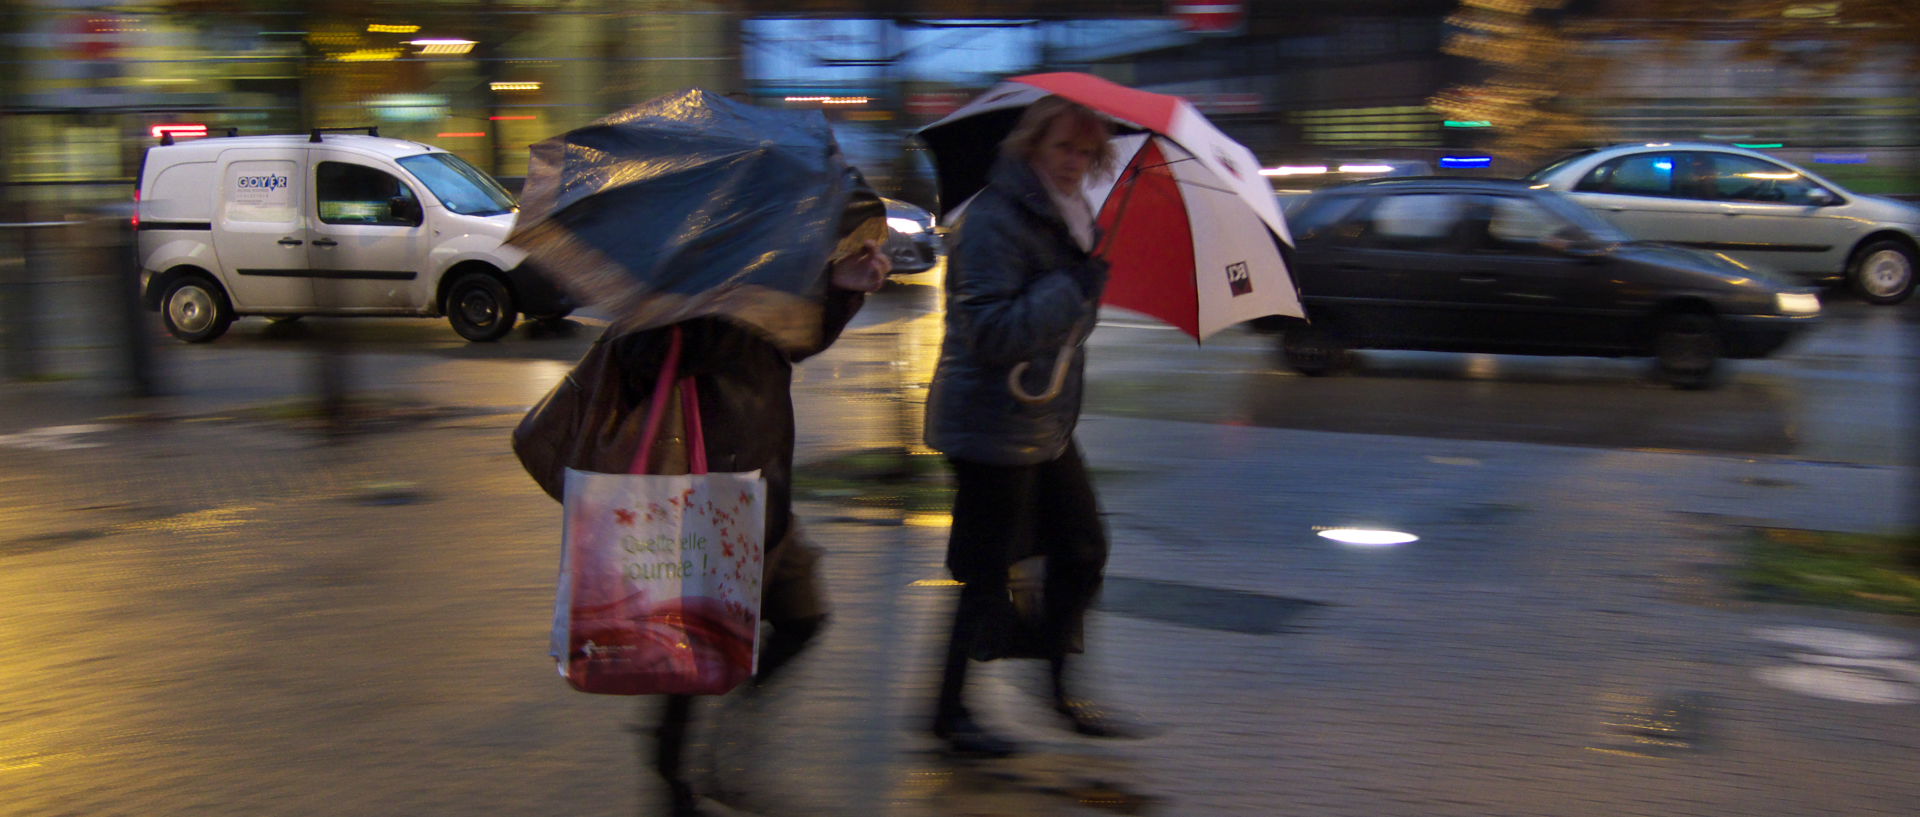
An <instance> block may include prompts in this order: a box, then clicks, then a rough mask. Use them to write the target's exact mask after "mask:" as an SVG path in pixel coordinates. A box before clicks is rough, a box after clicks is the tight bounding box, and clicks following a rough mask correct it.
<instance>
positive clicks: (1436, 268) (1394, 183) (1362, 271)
mask: <svg viewBox="0 0 1920 817" xmlns="http://www.w3.org/2000/svg"><path fill="white" fill-rule="evenodd" d="M1287 222H1288V225H1289V226H1290V227H1291V229H1292V232H1293V236H1294V240H1295V242H1296V244H1297V247H1296V251H1295V253H1294V258H1293V270H1294V273H1295V276H1296V277H1297V279H1298V284H1299V286H1300V293H1301V298H1302V302H1303V303H1304V305H1305V306H1306V312H1307V317H1308V318H1309V319H1310V321H1311V322H1310V323H1309V322H1303V321H1286V322H1283V323H1282V324H1281V325H1280V328H1281V331H1282V332H1283V333H1284V336H1283V339H1282V344H1283V346H1282V348H1283V351H1284V358H1285V360H1286V362H1287V364H1288V365H1289V366H1291V367H1292V368H1294V369H1295V370H1297V371H1299V372H1302V373H1305V374H1324V373H1326V372H1327V371H1329V370H1330V369H1332V368H1333V367H1334V366H1335V365H1336V364H1337V363H1338V361H1340V360H1341V359H1342V358H1343V357H1344V353H1345V350H1346V349H1348V348H1373V349H1417V350H1428V351H1444V352H1486V353H1507V354H1527V355H1589V356H1601V357H1630V356H1650V357H1654V358H1656V359H1657V360H1658V362H1659V366H1660V369H1661V371H1662V372H1663V373H1664V374H1665V375H1666V377H1667V379H1668V380H1669V381H1670V382H1672V383H1673V384H1674V385H1676V386H1679V387H1683V388H1699V387H1702V386H1705V385H1708V384H1709V383H1710V382H1711V375H1712V374H1713V371H1714V369H1715V367H1716V364H1717V363H1718V361H1719V360H1720V359H1721V358H1753V357H1764V356H1766V355H1769V354H1771V353H1773V352H1774V351H1775V350H1777V349H1779V348H1780V347H1781V346H1782V345H1783V344H1785V343H1786V342H1787V341H1788V339H1790V338H1792V337H1793V335H1794V334H1795V333H1796V332H1799V331H1801V330H1803V329H1805V328H1806V327H1807V326H1809V325H1810V324H1812V323H1814V322H1815V321H1816V320H1817V319H1818V316H1819V314H1820V300H1819V296H1818V295H1817V294H1816V291H1815V290H1813V289H1811V288H1807V287H1801V286H1796V285H1794V284H1792V283H1789V282H1786V281H1784V280H1779V279H1775V278H1773V277H1771V273H1766V272H1762V271H1758V270H1751V269H1747V268H1744V267H1742V266H1740V265H1739V264H1737V263H1735V262H1733V261H1732V260H1730V259H1728V258H1726V257H1725V256H1717V255H1709V254H1706V253H1701V252H1696V251H1693V250H1688V249H1685V248H1682V247H1675V246H1668V245H1661V244H1653V243H1647V242H1636V241H1633V240H1632V239H1629V238H1628V237H1627V236H1626V235H1625V234H1623V233H1621V232H1620V231H1619V230H1618V229H1617V228H1615V227H1613V226H1612V225H1610V224H1608V223H1607V222H1605V221H1603V220H1601V219H1600V218H1599V217H1597V216H1595V215H1593V214H1592V213H1591V212H1589V211H1587V210H1586V209H1584V208H1581V207H1580V206H1579V205H1576V204H1574V203H1572V202H1571V201H1568V200H1567V199H1566V197H1564V196H1563V195H1561V194H1559V193H1555V192H1553V191H1550V190H1545V189H1539V188H1535V187H1532V186H1529V185H1528V184H1525V183H1522V182H1516V181H1505V180H1493V179H1465V178H1459V179H1454V178H1418V179H1381V180H1377V181H1370V182H1361V183H1357V184H1349V185H1342V186H1339V187H1330V188H1326V189H1324V190H1321V191H1319V192H1316V193H1314V194H1313V195H1312V196H1309V197H1306V198H1304V199H1301V200H1299V201H1297V202H1295V203H1294V204H1293V205H1292V206H1291V207H1289V208H1288V211H1287Z"/></svg>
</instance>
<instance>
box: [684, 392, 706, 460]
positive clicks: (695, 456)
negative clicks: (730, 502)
mask: <svg viewBox="0 0 1920 817" xmlns="http://www.w3.org/2000/svg"><path fill="white" fill-rule="evenodd" d="M680 413H681V415H683V416H684V417H685V418H686V423H687V473H689V474H704V473H706V472H707V435H706V434H705V433H702V432H701V430H700V392H699V390H698V387H696V386H695V385H694V383H693V376H692V375H688V376H686V377H682V378H680Z"/></svg>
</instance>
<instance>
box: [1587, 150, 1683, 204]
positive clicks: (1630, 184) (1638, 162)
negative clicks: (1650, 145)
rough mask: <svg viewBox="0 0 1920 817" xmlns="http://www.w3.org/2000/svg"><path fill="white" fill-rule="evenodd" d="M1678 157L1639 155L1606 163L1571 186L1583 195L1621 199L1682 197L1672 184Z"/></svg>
mask: <svg viewBox="0 0 1920 817" xmlns="http://www.w3.org/2000/svg"><path fill="white" fill-rule="evenodd" d="M1678 165H1679V162H1678V157H1676V156H1675V155H1674V154H1672V153H1639V154H1635V155H1632V156H1621V157H1619V158H1617V159H1612V160H1609V161H1607V162H1605V163H1603V164H1601V165H1600V166H1599V167H1596V168H1594V169H1593V171H1592V172H1590V173H1588V174H1587V176H1586V178H1584V179H1581V180H1580V183H1579V184H1577V185H1574V188H1573V189H1574V190H1576V191H1580V192H1586V193H1615V194H1619V195H1623V196H1663V197H1671V196H1676V195H1681V194H1680V193H1679V192H1678V191H1679V190H1680V185H1676V184H1675V183H1674V179H1675V175H1676V174H1675V172H1674V171H1675V169H1676V167H1677V166H1678Z"/></svg>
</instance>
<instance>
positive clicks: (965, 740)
mask: <svg viewBox="0 0 1920 817" xmlns="http://www.w3.org/2000/svg"><path fill="white" fill-rule="evenodd" d="M933 736H934V737H936V738H939V739H940V740H942V741H944V742H945V743H946V744H947V753H948V754H950V755H954V756H957V757H1012V756H1014V755H1017V754H1020V744H1018V743H1014V742H1013V741H1011V740H1007V739H1006V738H1003V737H1000V736H999V735H996V734H994V733H992V732H989V731H987V730H986V729H985V728H983V727H981V726H980V724H978V723H975V722H974V720H973V717H972V716H970V715H968V714H966V713H961V714H958V715H949V716H943V717H938V718H935V719H934V721H933Z"/></svg>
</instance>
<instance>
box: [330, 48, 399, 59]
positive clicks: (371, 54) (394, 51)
mask: <svg viewBox="0 0 1920 817" xmlns="http://www.w3.org/2000/svg"><path fill="white" fill-rule="evenodd" d="M404 54H406V51H405V50H403V49H399V48H362V49H359V50H356V51H347V52H344V53H340V54H328V55H327V59H330V60H333V61H335V62H384V61H387V60H397V59H400V57H401V56H402V55H404Z"/></svg>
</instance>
